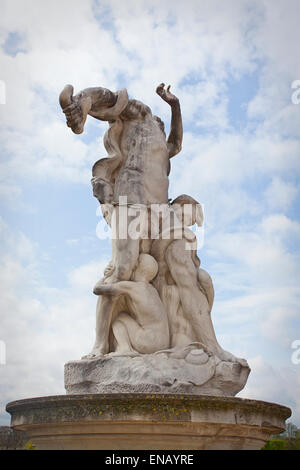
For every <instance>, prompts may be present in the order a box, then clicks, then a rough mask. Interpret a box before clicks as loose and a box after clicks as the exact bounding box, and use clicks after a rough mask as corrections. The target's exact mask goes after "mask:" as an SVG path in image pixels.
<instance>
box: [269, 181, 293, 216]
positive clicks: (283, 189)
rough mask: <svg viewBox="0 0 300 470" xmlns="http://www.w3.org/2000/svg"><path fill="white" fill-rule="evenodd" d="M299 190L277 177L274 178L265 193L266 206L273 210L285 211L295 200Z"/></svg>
mask: <svg viewBox="0 0 300 470" xmlns="http://www.w3.org/2000/svg"><path fill="white" fill-rule="evenodd" d="M298 192H299V188H298V187H297V186H296V185H295V184H293V183H290V182H288V181H284V180H282V179H281V178H279V177H274V178H273V179H272V181H271V183H270V185H269V186H268V187H267V189H266V191H265V198H266V202H267V204H269V206H270V207H271V208H272V209H275V210H286V209H288V208H289V206H290V205H291V203H292V202H293V201H294V200H295V198H296V196H297V194H298Z"/></svg>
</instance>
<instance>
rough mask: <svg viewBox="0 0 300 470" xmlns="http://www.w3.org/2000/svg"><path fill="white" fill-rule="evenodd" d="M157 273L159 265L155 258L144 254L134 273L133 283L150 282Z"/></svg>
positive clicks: (141, 255)
mask: <svg viewBox="0 0 300 470" xmlns="http://www.w3.org/2000/svg"><path fill="white" fill-rule="evenodd" d="M157 271H158V264H157V262H156V260H155V259H154V258H153V256H151V255H147V254H146V253H142V254H140V256H139V259H138V264H137V267H136V268H135V270H134V272H133V281H140V282H150V281H152V279H154V278H155V276H156V274H157Z"/></svg>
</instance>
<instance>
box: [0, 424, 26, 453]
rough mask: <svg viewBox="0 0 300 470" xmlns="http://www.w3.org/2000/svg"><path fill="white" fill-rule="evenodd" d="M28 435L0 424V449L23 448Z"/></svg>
mask: <svg viewBox="0 0 300 470" xmlns="http://www.w3.org/2000/svg"><path fill="white" fill-rule="evenodd" d="M27 441H28V436H27V435H26V433H25V432H24V431H17V430H15V429H12V428H11V427H10V426H0V450H18V449H24V447H25V444H26V442H27Z"/></svg>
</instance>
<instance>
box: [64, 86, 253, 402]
mask: <svg viewBox="0 0 300 470" xmlns="http://www.w3.org/2000/svg"><path fill="white" fill-rule="evenodd" d="M156 92H157V94H158V95H159V96H160V97H161V98H162V99H163V100H164V101H165V102H166V103H168V104H169V106H170V108H171V126H170V134H169V136H168V138H167V137H166V133H165V130H164V123H163V122H162V121H161V119H160V118H159V117H157V116H154V115H153V114H152V112H151V110H150V108H149V107H148V106H146V105H145V104H143V103H142V102H140V101H137V100H134V99H129V97H128V93H127V90H126V89H122V90H120V91H117V92H115V93H114V92H112V91H110V90H108V89H106V88H100V87H99V88H87V89H85V90H83V91H81V92H80V93H78V94H77V95H75V96H73V87H72V85H67V86H66V87H65V88H64V90H63V91H62V92H61V94H60V105H61V107H62V110H63V112H64V113H65V115H66V118H67V125H68V126H69V127H70V128H71V129H72V131H73V132H74V133H75V134H80V133H82V132H83V130H84V125H85V122H86V119H87V115H90V116H92V117H94V118H95V119H98V120H101V121H107V122H108V124H109V128H108V130H107V132H106V133H105V136H104V146H105V149H106V151H107V157H106V158H101V159H100V160H98V161H97V162H96V163H95V164H94V166H93V169H92V186H93V194H94V196H95V197H96V198H97V199H98V201H99V203H100V205H101V209H102V213H103V216H104V218H105V220H106V222H107V223H108V225H110V226H111V228H112V233H113V237H112V258H111V261H110V262H109V264H108V265H107V267H106V269H105V271H104V276H103V278H102V279H101V280H99V281H98V282H97V283H96V285H95V287H94V294H96V295H97V296H98V301H97V308H96V340H95V344H94V347H93V349H92V351H91V352H90V353H89V354H87V355H86V356H84V357H83V358H82V360H81V361H73V362H70V363H68V364H69V365H68V364H67V365H66V388H67V391H69V392H70V393H82V392H95V391H96V392H105V391H107V392H110V391H114V390H117V391H120V390H129V391H141V390H147V391H148V390H149V391H163V392H168V391H169V392H172V393H173V392H174V391H188V392H190V393H200V391H201V393H211V394H212V393H214V394H217V395H222V394H227V395H228V394H229V395H234V394H236V393H237V392H238V391H240V390H241V389H242V388H243V387H244V385H245V383H246V380H247V377H248V374H249V372H250V369H249V366H248V364H247V361H246V360H245V359H241V358H237V357H235V356H234V355H233V354H232V353H230V352H228V351H225V350H224V349H223V348H222V347H221V346H220V344H219V343H218V341H217V338H216V335H215V332H214V327H213V323H212V319H211V311H212V307H213V301H214V287H213V283H212V279H211V277H210V275H209V274H208V273H207V272H206V271H205V270H204V269H202V268H200V259H199V258H198V255H197V240H196V237H195V234H194V232H193V231H192V230H191V229H190V228H189V227H191V226H193V225H194V224H195V223H196V224H197V225H199V226H201V225H202V223H203V212H202V208H201V205H200V204H199V203H198V202H197V201H196V200H195V199H194V198H192V197H191V196H188V195H185V194H182V195H180V196H178V197H177V198H176V199H174V200H173V201H172V202H171V200H170V199H169V197H168V186H169V173H170V159H171V158H172V157H174V156H175V155H176V154H178V153H179V152H180V150H181V145H182V137H183V131H182V118H181V111H180V103H179V100H178V98H177V97H176V96H175V95H173V94H172V93H171V92H170V86H169V87H168V88H165V85H164V84H163V83H162V84H160V85H159V86H158V87H157V89H156ZM124 371H125V372H124Z"/></svg>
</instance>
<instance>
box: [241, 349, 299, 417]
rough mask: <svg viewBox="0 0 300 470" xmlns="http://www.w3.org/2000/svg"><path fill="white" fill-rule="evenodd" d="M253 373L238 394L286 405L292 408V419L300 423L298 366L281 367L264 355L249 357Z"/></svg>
mask: <svg viewBox="0 0 300 470" xmlns="http://www.w3.org/2000/svg"><path fill="white" fill-rule="evenodd" d="M249 365H250V367H251V373H250V376H249V379H248V383H247V385H246V387H245V388H244V390H242V392H240V393H239V394H238V396H240V397H243V398H253V399H255V400H264V401H271V402H275V403H278V404H280V405H285V406H288V407H291V408H292V416H291V418H290V420H291V421H292V422H293V423H299V419H300V395H299V389H300V374H299V371H298V370H297V367H293V366H292V365H289V366H288V367H285V368H281V367H277V366H276V364H275V365H270V364H269V363H268V362H267V361H265V360H264V358H263V357H262V356H256V357H253V358H251V359H249Z"/></svg>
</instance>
